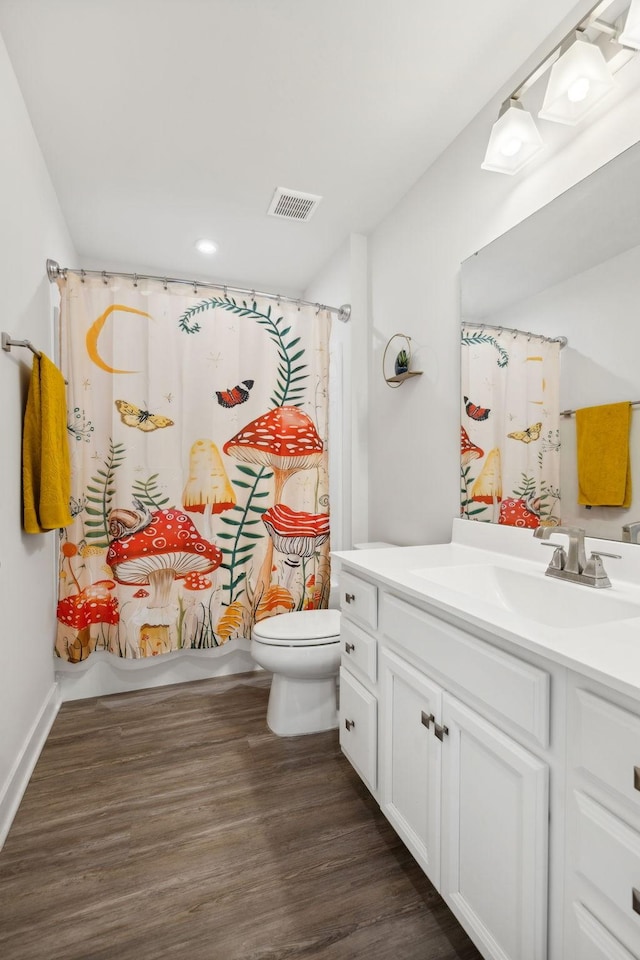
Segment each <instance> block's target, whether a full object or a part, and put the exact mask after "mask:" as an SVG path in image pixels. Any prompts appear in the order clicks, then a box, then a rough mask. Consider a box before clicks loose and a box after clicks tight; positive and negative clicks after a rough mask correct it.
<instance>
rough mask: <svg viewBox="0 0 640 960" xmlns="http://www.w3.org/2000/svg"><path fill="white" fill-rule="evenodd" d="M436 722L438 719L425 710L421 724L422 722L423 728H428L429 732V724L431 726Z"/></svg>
mask: <svg viewBox="0 0 640 960" xmlns="http://www.w3.org/2000/svg"><path fill="white" fill-rule="evenodd" d="M435 721H436V718H435V717H434V715H433V714H432V713H425V712H424V710H423V711H422V717H421V720H420V722H421V724H422V725H423V727H426V728H427V730H428V729H429V724H430V723H435Z"/></svg>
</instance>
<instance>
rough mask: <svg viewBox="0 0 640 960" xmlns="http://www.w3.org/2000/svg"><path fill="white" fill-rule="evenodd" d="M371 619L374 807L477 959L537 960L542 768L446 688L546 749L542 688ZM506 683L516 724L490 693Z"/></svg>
mask: <svg viewBox="0 0 640 960" xmlns="http://www.w3.org/2000/svg"><path fill="white" fill-rule="evenodd" d="M380 619H381V631H382V638H381V644H382V649H381V651H380V717H379V726H380V800H381V808H382V810H383V812H384V813H385V815H386V816H387V817H388V819H389V820H390V822H391V823H392V824H393V826H394V827H395V829H396V830H397V832H398V833H399V835H400V836H401V837H402V839H403V840H404V841H405V843H406V844H407V846H408V847H409V849H410V850H411V852H412V853H413V855H414V856H415V857H416V859H417V860H418V862H419V863H420V865H421V866H422V868H423V870H424V871H425V873H426V874H427V876H428V877H429V878H430V880H431V881H432V883H433V884H434V886H435V887H436V888H437V889H438V890H439V891H440V893H441V894H442V896H443V897H444V899H445V900H446V901H447V903H448V905H449V906H450V908H451V910H452V911H453V913H454V914H455V915H456V916H457V918H458V919H459V920H460V922H461V923H462V925H463V926H464V927H465V929H466V930H467V931H468V932H469V933H470V935H471V936H472V937H473V939H474V940H475V942H476V944H477V945H478V946H479V947H480V949H482V950H483V953H484V955H485V956H486V957H487V958H492V960H493V958H495V960H507V958H509V960H543V958H544V957H546V955H547V953H546V944H547V827H548V810H549V805H548V766H547V764H546V763H545V762H544V760H542V759H540V758H539V757H537V756H535V755H534V754H533V753H532V752H531V751H530V750H528V749H526V748H525V747H523V746H522V745H520V744H519V743H518V742H516V740H515V739H513V737H512V736H510V735H508V734H506V733H505V732H503V729H500V728H499V727H498V726H496V725H495V724H494V723H492V722H489V721H488V720H487V719H486V718H485V717H484V716H482V715H481V713H480V712H479V710H478V709H477V708H476V706H474V707H473V708H472V707H470V706H469V705H468V704H465V703H464V702H463V700H461V699H460V698H459V696H456V695H454V694H453V693H452V692H451V689H449V688H451V687H453V688H454V689H455V690H456V691H459V690H460V682H459V681H460V675H462V676H463V678H464V677H465V676H468V678H469V683H470V685H472V686H473V687H474V689H475V694H474V695H473V697H472V699H473V700H474V703H475V704H477V691H478V688H479V689H480V690H481V691H482V693H483V695H484V696H486V697H487V703H486V712H487V713H489V714H490V715H492V716H495V715H496V707H495V703H496V701H497V702H498V704H499V705H500V706H501V707H503V708H508V707H509V706H510V707H513V709H514V711H515V712H516V713H517V716H518V719H519V720H521V721H523V722H524V721H525V718H526V720H527V721H528V723H529V726H531V727H532V728H533V729H536V730H538V732H539V733H540V734H541V735H542V736H543V737H545V738H546V735H547V730H546V727H545V726H544V724H541V720H542V719H543V718H542V716H541V715H540V709H541V708H540V705H539V704H538V700H540V699H542V700H543V701H544V702H545V703H546V709H547V714H548V701H546V700H545V699H544V697H545V693H546V692H547V691H548V682H547V681H548V678H547V677H546V675H545V674H544V672H543V671H540V670H538V669H537V668H536V667H532V666H531V665H530V664H525V663H521V662H519V661H517V660H516V659H515V658H513V657H511V656H510V655H509V654H505V653H504V652H503V651H500V650H494V649H492V648H491V647H490V646H489V645H488V644H486V643H483V642H482V641H481V640H478V639H477V638H475V637H470V636H468V635H466V634H465V633H464V632H463V631H460V630H458V629H457V628H456V627H453V626H451V625H449V624H445V623H443V622H440V621H438V619H437V618H435V617H432V616H431V615H430V614H428V613H426V612H424V611H421V610H417V609H414V608H413V607H412V606H411V605H410V604H407V603H406V602H405V601H404V600H401V599H398V598H396V597H391V596H383V597H382V598H381V601H380ZM430 660H432V661H433V663H429V661H430ZM465 663H466V666H465V665H464V664H465ZM456 664H458V666H459V668H460V669H459V670H458V671H457V674H458V675H457V676H456ZM469 665H470V670H469V669H468V668H469ZM492 668H493V670H494V672H495V676H492ZM447 671H451V672H450V674H449V675H447ZM509 672H510V673H511V675H512V676H511V679H512V681H513V682H515V683H516V684H517V683H518V682H519V683H520V686H521V689H522V691H523V693H524V692H525V691H527V690H528V692H529V707H531V706H532V705H533V706H534V709H533V710H531V709H530V710H529V714H528V717H527V716H526V713H527V711H526V708H525V709H524V710H523V709H522V702H521V703H519V704H518V705H517V706H516V704H515V703H511V702H510V698H509V697H507V698H505V696H504V691H501V689H500V685H501V683H502V681H503V680H504V676H505V675H506V674H509ZM473 678H475V679H473ZM525 700H526V697H525ZM502 719H503V721H504V722H503V724H502V726H506V727H507V728H508V729H509V730H510V732H512V731H514V730H515V731H517V729H518V727H517V726H516V725H515V724H514V723H512V722H511V723H510V722H509V720H510V718H509V717H508V716H503V718H502Z"/></svg>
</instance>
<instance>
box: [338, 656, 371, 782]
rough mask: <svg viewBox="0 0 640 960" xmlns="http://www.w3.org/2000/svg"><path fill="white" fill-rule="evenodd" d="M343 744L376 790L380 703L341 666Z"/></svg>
mask: <svg viewBox="0 0 640 960" xmlns="http://www.w3.org/2000/svg"><path fill="white" fill-rule="evenodd" d="M339 722H340V747H341V748H342V752H343V753H344V755H345V756H346V758H347V760H349V762H350V763H351V765H352V766H353V767H354V768H355V770H356V771H357V773H359V774H360V776H361V777H362V779H363V780H364V782H365V784H366V785H367V786H368V787H369V789H370V790H371V792H372V793H374V794H375V790H376V775H377V768H378V755H377V754H378V703H377V701H376V698H375V697H374V696H373V695H372V694H371V693H370V692H369V691H368V690H366V689H365V688H364V687H363V686H362V684H361V683H360V681H359V680H356V678H355V677H354V676H352V675H351V673H349V671H348V670H345V669H344V667H341V668H340V714H339Z"/></svg>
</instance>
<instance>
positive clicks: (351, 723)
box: [344, 720, 356, 730]
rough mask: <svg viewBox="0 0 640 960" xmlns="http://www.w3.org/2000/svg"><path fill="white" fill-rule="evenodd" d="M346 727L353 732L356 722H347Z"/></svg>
mask: <svg viewBox="0 0 640 960" xmlns="http://www.w3.org/2000/svg"><path fill="white" fill-rule="evenodd" d="M344 725H345V727H346V728H347V730H353V728H354V727H355V725H356V722H355V720H345V722H344Z"/></svg>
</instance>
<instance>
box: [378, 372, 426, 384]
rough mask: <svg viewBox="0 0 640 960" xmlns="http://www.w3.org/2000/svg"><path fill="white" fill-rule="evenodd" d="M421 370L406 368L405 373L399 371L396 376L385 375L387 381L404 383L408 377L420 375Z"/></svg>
mask: <svg viewBox="0 0 640 960" xmlns="http://www.w3.org/2000/svg"><path fill="white" fill-rule="evenodd" d="M421 376H422V370H407V372H406V373H400V374H398V376H397V377H385V380H386V381H387V383H404V381H405V380H408V379H409V377H421Z"/></svg>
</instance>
